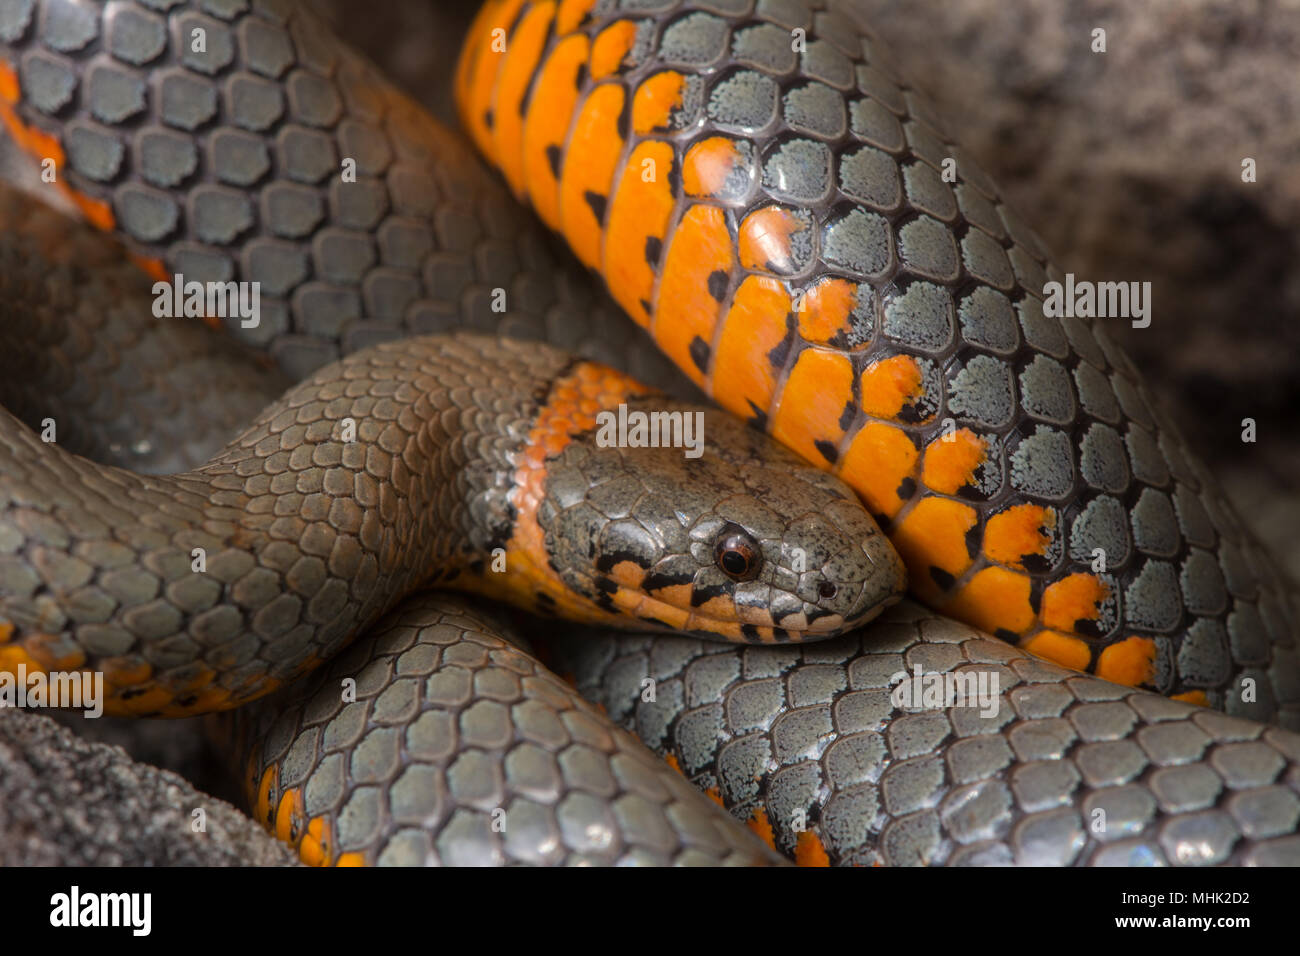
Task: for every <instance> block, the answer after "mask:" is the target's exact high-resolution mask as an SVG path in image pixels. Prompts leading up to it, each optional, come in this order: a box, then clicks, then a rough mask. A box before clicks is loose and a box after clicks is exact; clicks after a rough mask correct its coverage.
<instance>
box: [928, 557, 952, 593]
mask: <svg viewBox="0 0 1300 956" xmlns="http://www.w3.org/2000/svg"><path fill="white" fill-rule="evenodd" d="M930 577H931V578H932V579H933V581H934V583H935V584H937V585H939V588H940V590H943V591H948V590H950V589H951V588H952V586H953V585H954V584H955V583H957V579H956V578H954V577H953V576H952V575H951V574H949V573H948V572H947V571H945V570H944V569H943V568H940V567H936V566H935V565H933V564H932V565H930Z"/></svg>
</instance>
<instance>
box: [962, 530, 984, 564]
mask: <svg viewBox="0 0 1300 956" xmlns="http://www.w3.org/2000/svg"><path fill="white" fill-rule="evenodd" d="M983 541H984V534H983V532H982V531H981V529H980V526H979V523H978V522H976V523H975V524H973V525H971V526H970V528H968V529H967V530H966V554H967V555H968V556H969V557H970V558H971V559H974V558H978V557H979V556H980V545H981V544H982V543H983Z"/></svg>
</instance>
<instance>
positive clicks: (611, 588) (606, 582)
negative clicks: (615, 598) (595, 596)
mask: <svg viewBox="0 0 1300 956" xmlns="http://www.w3.org/2000/svg"><path fill="white" fill-rule="evenodd" d="M592 580H593V581H595V583H596V590H597V591H599V592H600V593H601V594H614V593H616V592H617V591H618V585H617V584H615V583H614V582H613V581H611V580H610V579H609V578H602V577H596V578H593V579H592Z"/></svg>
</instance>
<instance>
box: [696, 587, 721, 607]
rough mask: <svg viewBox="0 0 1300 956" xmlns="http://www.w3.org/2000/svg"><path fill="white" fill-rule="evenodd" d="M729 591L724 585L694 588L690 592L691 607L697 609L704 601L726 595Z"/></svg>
mask: <svg viewBox="0 0 1300 956" xmlns="http://www.w3.org/2000/svg"><path fill="white" fill-rule="evenodd" d="M730 590H731V589H730V588H729V587H727V585H725V584H715V585H713V586H712V587H707V588H695V589H694V590H692V591H691V607H699V606H700V605H701V604H703V603H704V602H705V601H712V600H713V599H714V598H715V597H721V596H722V595H724V594H727V593H728V592H729V591H730Z"/></svg>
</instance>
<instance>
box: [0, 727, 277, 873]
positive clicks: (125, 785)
mask: <svg viewBox="0 0 1300 956" xmlns="http://www.w3.org/2000/svg"><path fill="white" fill-rule="evenodd" d="M195 809H202V810H203V811H204V813H205V815H206V823H205V825H206V832H204V833H196V832H194V831H193V829H192V822H193V819H194V818H193V816H192V812H193V811H194V810H195ZM294 862H295V860H294V857H293V854H292V853H291V852H290V851H289V850H288V848H286V847H285V846H283V845H282V844H280V843H278V842H276V840H275V839H274V838H272V837H270V836H269V835H267V834H266V833H265V832H264V831H263V830H262V828H261V827H259V826H258V825H257V824H256V823H254V822H253V821H252V820H251V819H249V818H248V817H246V816H245V815H244V814H242V813H240V812H239V811H237V810H236V809H235V808H234V807H232V806H230V805H229V804H227V803H225V802H223V801H221V800H217V799H214V798H213V797H210V796H208V795H207V794H204V793H201V792H199V791H197V790H195V789H194V787H193V786H191V785H190V784H188V783H186V782H185V781H184V780H183V779H181V778H180V777H179V776H177V775H176V774H174V773H170V772H167V771H162V770H158V769H156V768H154V767H150V766H146V765H144V764H140V763H136V762H135V761H133V760H131V759H130V758H128V757H127V756H126V755H125V754H124V753H123V752H122V751H121V750H119V749H117V748H116V747H110V746H106V745H104V744H101V743H94V742H91V741H87V740H83V739H82V738H80V737H78V736H76V735H75V734H73V733H71V732H70V731H69V730H67V729H66V728H64V727H60V726H59V725H58V724H56V723H54V722H53V721H51V720H50V719H49V718H47V717H44V716H41V715H38V714H31V713H25V712H22V711H13V710H4V711H0V865H3V866H235V865H260V866H284V865H291V864H292V863H294Z"/></svg>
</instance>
